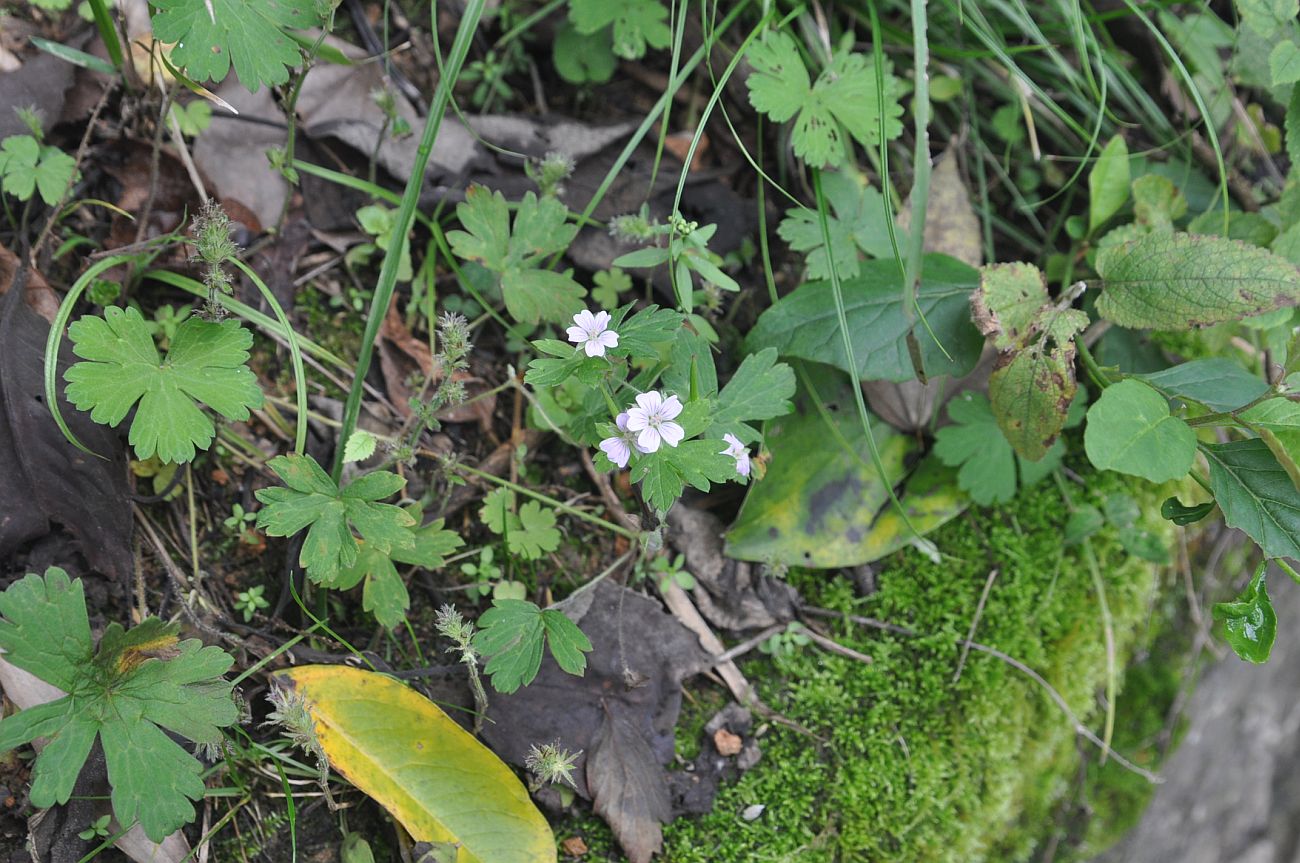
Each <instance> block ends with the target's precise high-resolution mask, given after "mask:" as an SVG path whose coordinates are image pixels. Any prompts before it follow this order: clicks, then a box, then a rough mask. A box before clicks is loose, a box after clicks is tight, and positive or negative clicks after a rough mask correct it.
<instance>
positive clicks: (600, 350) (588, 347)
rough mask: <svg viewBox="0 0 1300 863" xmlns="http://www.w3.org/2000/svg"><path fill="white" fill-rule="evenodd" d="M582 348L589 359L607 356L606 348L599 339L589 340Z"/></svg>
mask: <svg viewBox="0 0 1300 863" xmlns="http://www.w3.org/2000/svg"><path fill="white" fill-rule="evenodd" d="M582 348H583V350H585V351H586V352H587V356H589V357H603V356H605V346H604V345H602V344H601V343H600V341H599V340H598V339H589V340H588V341H587V343H586V344H584V345H583V346H582Z"/></svg>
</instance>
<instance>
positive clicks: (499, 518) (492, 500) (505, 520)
mask: <svg viewBox="0 0 1300 863" xmlns="http://www.w3.org/2000/svg"><path fill="white" fill-rule="evenodd" d="M514 509H515V493H514V492H513V491H511V490H510V489H508V488H494V489H492V491H490V492H488V493H487V494H486V495H484V496H483V506H481V507H480V508H479V511H478V517H479V520H480V521H482V522H483V524H485V525H487V528H488V530H490V531H492V532H493V533H495V534H497V535H500V534H503V533H505V532H506V529H507V528H508V527H509V526H510V516H511V515H512V514H513V513H514Z"/></svg>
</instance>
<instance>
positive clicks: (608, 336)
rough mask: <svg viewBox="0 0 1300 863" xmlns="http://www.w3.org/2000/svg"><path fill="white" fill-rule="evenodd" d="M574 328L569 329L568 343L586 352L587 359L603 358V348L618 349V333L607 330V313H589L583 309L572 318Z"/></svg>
mask: <svg viewBox="0 0 1300 863" xmlns="http://www.w3.org/2000/svg"><path fill="white" fill-rule="evenodd" d="M573 323H574V326H571V327H569V341H571V342H573V343H574V344H576V345H577V346H578V347H580V348H582V349H583V350H584V351H586V352H587V356H589V357H603V356H605V348H616V347H618V333H616V332H614V331H613V330H611V329H610V328H609V312H596V314H594V315H593V314H592V313H591V312H589V311H587V310H586V309H583V310H582V311H580V312H578V313H577V314H576V315H574V316H573Z"/></svg>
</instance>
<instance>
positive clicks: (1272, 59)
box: [1268, 39, 1300, 87]
mask: <svg viewBox="0 0 1300 863" xmlns="http://www.w3.org/2000/svg"><path fill="white" fill-rule="evenodd" d="M1268 72H1269V75H1270V76H1271V77H1272V79H1273V86H1274V87H1281V86H1283V85H1285V84H1294V83H1295V82H1296V81H1300V46H1297V45H1296V44H1295V43H1294V42H1292V41H1291V40H1290V39H1283V40H1282V41H1280V42H1278V43H1277V44H1276V45H1274V46H1273V50H1272V51H1270V52H1269V54H1268Z"/></svg>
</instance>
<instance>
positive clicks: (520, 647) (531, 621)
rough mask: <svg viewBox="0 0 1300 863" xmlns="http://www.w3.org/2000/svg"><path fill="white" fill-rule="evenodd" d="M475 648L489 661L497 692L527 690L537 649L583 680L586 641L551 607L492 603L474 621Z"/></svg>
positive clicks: (536, 664) (538, 661)
mask: <svg viewBox="0 0 1300 863" xmlns="http://www.w3.org/2000/svg"><path fill="white" fill-rule="evenodd" d="M478 627H479V628H478V631H477V632H476V633H475V634H474V648H475V649H476V650H478V652H479V653H481V654H483V655H484V656H486V657H488V664H487V666H486V668H485V669H484V670H485V671H486V672H487V674H488V676H489V677H490V678H491V679H492V687H493V688H494V689H496V690H497V691H498V692H502V693H505V694H507V695H508V694H510V693H511V692H514V691H515V690H517V689H518V688H519V687H520V686H527V685H528V684H529V683H532V682H533V678H535V677H537V672H538V670H539V669H540V668H541V667H542V646H543V644H544V643H548V642H549V644H550V646H551V655H552V656H554V657H555V661H556V663H557V664H558V665H559V666H560V668H562V669H564V670H565V671H567V672H568V673H569V674H573V675H576V676H579V677H580V676H582V674H583V672H584V671H586V668H587V657H586V656H585V655H584V654H586V653H589V652H590V651H591V642H590V641H589V640H588V639H587V636H586V635H584V634H583V632H582V630H581V629H579V628H578V626H577V624H575V623H574V622H573V621H571V620H569V618H567V617H565V616H564V614H563V613H562V612H559V611H556V610H554V609H545V610H543V609H540V608H538V607H537V606H536V605H534V604H533V603H531V602H528V601H526V600H523V599H497V600H494V601H493V602H492V607H491V608H490V609H488V610H487V611H485V612H483V615H482V617H480V618H479V619H478Z"/></svg>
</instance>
